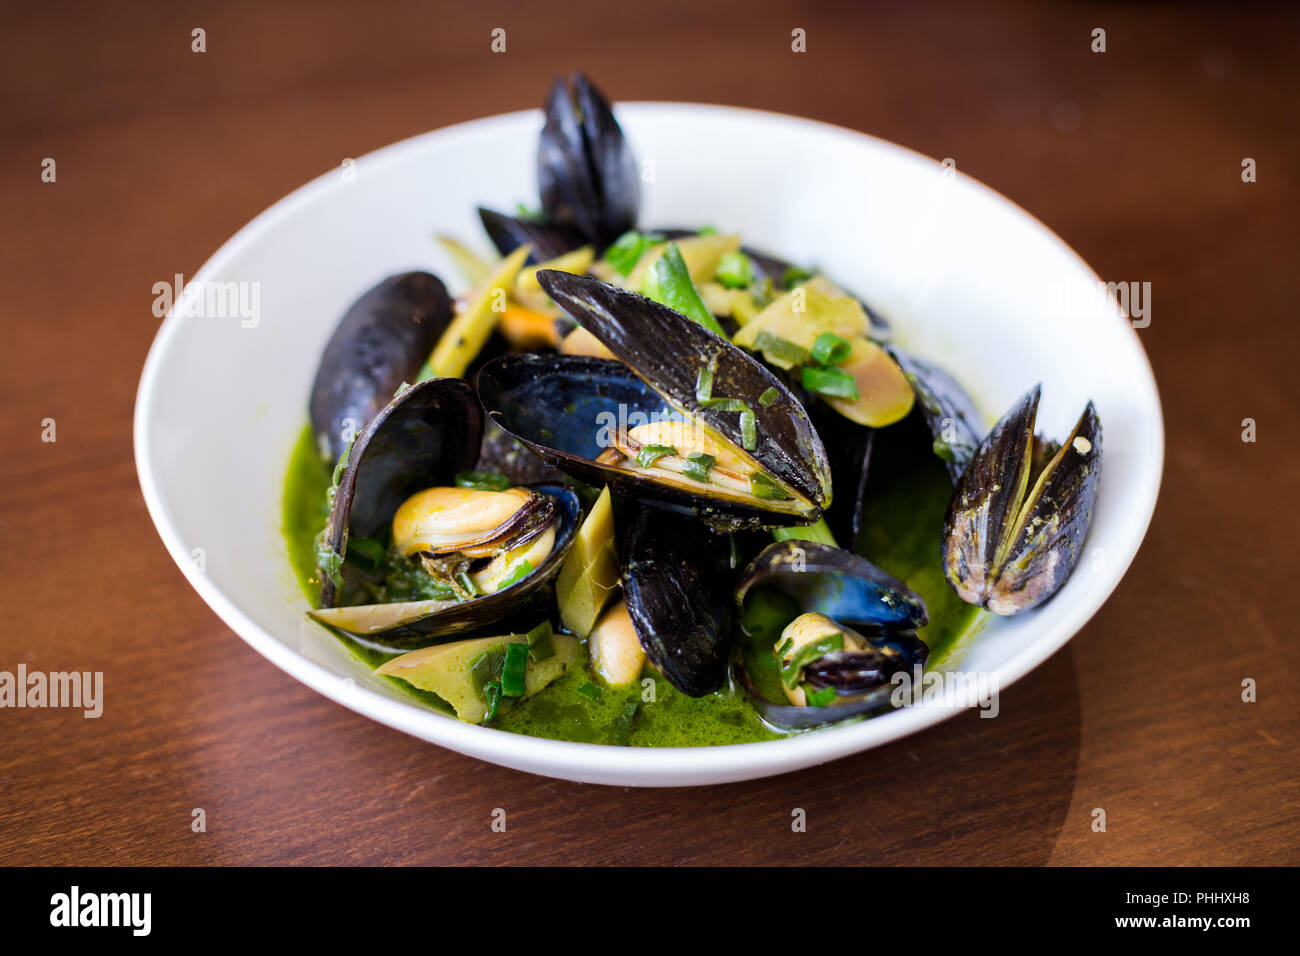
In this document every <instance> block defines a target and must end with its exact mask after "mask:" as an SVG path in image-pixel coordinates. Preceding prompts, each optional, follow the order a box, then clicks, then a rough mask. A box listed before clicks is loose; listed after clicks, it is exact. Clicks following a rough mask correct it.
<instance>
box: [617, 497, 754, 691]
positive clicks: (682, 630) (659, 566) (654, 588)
mask: <svg viewBox="0 0 1300 956" xmlns="http://www.w3.org/2000/svg"><path fill="white" fill-rule="evenodd" d="M622 550H623V577H622V583H623V594H624V597H625V599H626V601H627V609H628V613H629V614H630V615H631V618H632V624H633V626H634V627H635V628H636V632H637V635H638V636H639V637H640V638H641V646H642V647H644V648H645V652H646V656H647V657H648V658H649V659H650V661H651V663H653V664H654V665H655V666H656V667H658V668H659V669H660V670H661V671H662V672H663V675H664V677H665V678H667V680H668V682H669V683H671V684H672V685H673V686H674V687H676V688H677V689H678V690H680V691H681V692H682V693H684V694H688V695H690V696H691V697H703V696H704V695H705V694H709V693H712V692H713V691H715V690H717V689H718V688H719V687H721V686H722V684H723V682H724V681H725V680H726V677H727V658H728V656H729V655H730V653H731V636H732V631H731V622H732V608H731V598H730V594H729V591H730V587H731V577H732V572H731V571H730V559H731V547H730V543H729V542H728V541H727V538H726V537H725V536H723V535H714V534H710V533H709V532H708V531H707V530H706V529H703V528H701V527H700V525H699V523H698V522H696V521H692V520H691V519H690V518H686V517H682V516H680V515H674V514H666V513H664V512H656V511H652V510H650V509H648V508H642V509H641V510H640V511H639V512H638V514H637V516H636V518H635V519H634V520H633V523H632V527H631V529H630V530H629V531H628V534H627V540H626V542H625V543H624V545H623V549H622Z"/></svg>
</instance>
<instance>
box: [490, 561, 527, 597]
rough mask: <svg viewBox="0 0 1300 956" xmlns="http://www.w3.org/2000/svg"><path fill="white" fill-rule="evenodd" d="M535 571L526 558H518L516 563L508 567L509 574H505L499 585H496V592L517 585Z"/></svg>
mask: <svg viewBox="0 0 1300 956" xmlns="http://www.w3.org/2000/svg"><path fill="white" fill-rule="evenodd" d="M535 570H537V569H536V568H534V567H533V565H532V562H530V561H529V560H528V559H527V558H520V559H519V560H518V561H516V562H515V563H514V564H512V565H511V566H510V573H509V574H507V575H506V576H505V577H504V578H503V579H502V580H501V583H500V584H498V585H497V590H498V591H504V590H505V589H506V588H508V587H510V586H511V585H512V584H518V583H519V582H520V581H522V580H523V579H524V578H526V577H528V575H530V574H532V573H533V572H534V571H535Z"/></svg>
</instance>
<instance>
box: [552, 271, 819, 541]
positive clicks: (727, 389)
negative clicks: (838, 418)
mask: <svg viewBox="0 0 1300 956" xmlns="http://www.w3.org/2000/svg"><path fill="white" fill-rule="evenodd" d="M537 279H538V281H539V282H540V283H541V286H542V288H543V289H544V290H545V291H546V293H547V294H548V295H549V296H550V297H551V298H552V299H553V300H554V301H555V304H556V305H558V306H559V307H560V308H561V309H563V310H564V311H565V312H567V313H568V314H569V315H571V316H572V317H573V318H574V319H575V320H576V321H577V322H578V324H579V325H581V326H582V327H583V328H585V329H586V330H587V331H588V332H590V333H591V334H592V335H594V336H595V337H596V338H597V339H599V340H600V341H601V342H603V343H604V344H605V346H606V347H607V348H608V349H609V350H610V351H611V352H613V353H614V355H616V356H617V357H618V358H619V359H621V360H622V361H623V362H624V364H626V365H627V367H628V368H630V369H631V370H632V371H633V372H634V373H635V374H636V375H637V376H639V377H640V378H641V379H642V380H643V381H644V382H645V383H646V384H647V385H648V386H650V388H651V389H653V390H654V391H655V392H656V393H658V394H659V395H660V396H662V398H663V399H664V401H666V402H667V403H668V404H669V405H671V406H672V407H673V408H675V409H676V410H677V411H679V412H682V413H684V414H686V415H687V416H689V417H690V418H691V419H692V420H694V421H697V422H700V423H702V424H704V425H705V426H707V427H708V428H709V429H711V430H712V431H714V432H716V433H717V434H719V435H721V436H722V437H723V438H725V439H726V440H727V441H728V442H730V443H731V444H732V445H734V446H735V447H737V448H741V447H743V434H742V431H741V426H740V416H739V415H738V414H737V413H735V412H724V411H720V410H719V409H717V408H711V407H707V406H705V405H704V404H702V403H701V402H700V401H699V400H698V398H697V397H696V391H695V389H696V381H697V378H698V376H699V373H700V370H701V369H704V368H711V369H712V370H713V397H714V398H737V399H741V400H743V401H745V402H747V403H748V405H749V407H750V409H751V410H752V411H753V413H754V418H755V424H756V426H757V448H755V449H754V450H753V451H750V452H749V455H750V457H751V458H753V460H754V461H756V462H757V463H758V464H759V465H761V466H762V467H763V469H764V470H765V471H766V472H767V473H768V474H770V475H772V476H774V477H776V478H778V479H779V480H780V481H782V482H784V483H785V484H786V485H787V486H788V487H790V488H792V489H794V490H795V491H796V492H798V493H799V494H800V495H802V496H803V497H804V498H805V499H806V500H807V501H809V502H811V503H812V504H813V505H814V506H815V508H816V509H817V513H814V514H811V515H808V516H807V521H815V520H816V519H817V518H818V517H820V509H822V508H825V507H826V506H827V505H829V504H830V501H831V471H830V463H829V462H828V461H827V459H826V449H825V448H824V447H823V445H822V440H821V438H820V437H819V436H818V434H817V430H816V429H815V428H813V425H812V422H811V420H810V419H809V418H808V413H807V412H806V411H805V410H804V407H803V405H802V404H801V403H800V402H799V400H798V399H797V398H796V397H795V396H794V395H793V394H792V393H791V391H790V390H789V389H788V388H787V387H786V385H785V383H784V382H783V381H782V380H781V379H780V378H778V377H777V376H776V375H774V374H773V373H772V372H771V370H769V369H768V368H767V367H766V366H765V365H763V363H762V362H760V361H758V360H757V359H755V358H754V357H753V356H751V355H749V354H748V353H746V352H745V351H744V350H743V349H739V348H737V347H736V346H734V345H732V344H731V343H730V342H728V341H726V340H725V339H723V338H721V337H720V336H717V335H714V334H713V333H712V332H710V331H709V330H707V329H705V328H704V327H703V326H701V325H699V324H697V323H695V322H693V321H692V320H691V319H688V318H687V317H686V316H684V315H682V314H681V313H680V312H676V311H674V310H673V309H670V308H668V307H667V306H663V305H660V304H659V303H658V302H655V301H654V300H652V299H648V298H646V297H645V296H643V295H638V294H637V293H635V292H628V291H627V290H625V289H620V288H618V287H617V286H612V285H609V284H608V283H605V282H601V281H600V280H599V279H595V278H592V277H590V276H578V275H573V274H571V273H567V272H556V271H554V270H551V269H543V270H541V271H539V272H538V273H537ZM768 389H772V390H774V391H775V393H776V395H777V397H776V399H775V400H774V401H773V402H772V403H771V404H770V405H768V406H764V405H762V404H761V403H760V402H759V397H760V396H761V395H762V394H763V393H764V392H766V391H767V390H768Z"/></svg>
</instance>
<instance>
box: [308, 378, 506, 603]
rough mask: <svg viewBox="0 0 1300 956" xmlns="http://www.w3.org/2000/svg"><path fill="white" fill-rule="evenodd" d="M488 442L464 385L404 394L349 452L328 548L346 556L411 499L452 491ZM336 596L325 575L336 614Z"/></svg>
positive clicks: (441, 381)
mask: <svg viewBox="0 0 1300 956" xmlns="http://www.w3.org/2000/svg"><path fill="white" fill-rule="evenodd" d="M482 435H483V411H482V408H481V407H480V406H479V403H478V398H477V397H476V396H475V394H474V390H473V389H472V388H470V387H469V385H467V384H466V383H465V382H463V381H461V380H460V379H455V378H435V379H431V380H429V381H426V382H420V383H418V384H416V385H412V386H410V387H408V388H406V389H404V390H403V391H402V392H401V394H400V395H398V396H396V397H395V398H393V399H392V400H391V401H389V402H388V404H387V405H385V406H384V407H383V408H382V409H381V410H380V412H379V414H377V415H376V416H375V417H374V418H373V420H372V421H371V422H370V424H369V425H367V426H366V428H365V430H364V431H362V432H361V433H360V434H359V435H358V436H357V438H356V441H355V442H354V443H353V445H352V448H351V450H350V451H349V452H348V457H347V463H346V465H345V467H344V469H343V474H342V476H341V477H340V479H339V483H338V487H337V488H336V489H335V492H334V501H333V503H332V504H331V506H330V515H329V521H328V523H327V524H326V527H325V539H324V541H325V543H326V544H328V545H329V547H330V548H331V549H332V550H333V551H334V553H335V554H340V555H342V554H346V553H347V543H348V536H349V535H350V534H352V535H357V536H360V537H363V538H369V537H373V536H374V535H375V534H376V533H378V532H379V531H380V530H381V529H382V528H384V527H385V526H386V525H387V524H388V523H389V522H390V521H392V519H393V515H394V513H396V511H397V509H398V507H399V506H400V505H401V503H402V502H403V501H405V500H406V499H407V498H408V497H409V496H410V495H412V494H414V493H415V492H417V491H419V490H421V489H423V488H431V487H434V486H436V485H447V484H451V483H452V481H453V480H454V478H455V476H456V472H458V471H463V470H465V469H467V468H469V467H471V466H472V465H473V464H474V459H475V458H476V457H477V456H478V453H479V442H480V440H481V439H482ZM336 597H337V595H336V593H335V588H334V584H333V582H332V581H331V580H330V578H329V576H328V575H325V576H323V578H322V581H321V606H322V607H332V606H333V605H334V602H335V599H336Z"/></svg>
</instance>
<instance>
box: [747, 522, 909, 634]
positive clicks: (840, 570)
mask: <svg viewBox="0 0 1300 956" xmlns="http://www.w3.org/2000/svg"><path fill="white" fill-rule="evenodd" d="M754 588H773V589H775V590H777V591H780V592H782V593H784V594H786V595H788V596H790V597H791V598H793V599H794V601H795V603H796V604H798V605H799V608H800V610H802V611H817V612H818V613H820V614H825V615H826V616H827V617H829V618H831V619H832V620H835V621H838V622H839V623H840V624H848V625H851V626H858V627H865V628H870V627H888V628H898V629H902V630H915V629H916V628H919V627H924V626H925V625H926V624H928V623H929V620H930V619H929V614H928V612H927V611H926V608H925V602H924V601H923V600H921V596H920V595H919V594H917V593H916V592H915V591H913V590H912V589H911V588H909V587H908V586H907V585H906V584H904V583H903V582H902V581H900V580H898V578H896V577H894V576H893V575H891V574H887V573H885V572H884V571H882V570H881V569H880V568H878V567H876V566H875V565H874V564H872V563H871V562H870V561H868V560H867V559H866V558H863V557H860V556H859V555H856V554H853V553H852V552H850V551H845V550H844V549H843V548H835V547H832V546H831V545H828V544H821V543H819V542H815V541H799V540H796V539H790V540H787V541H778V542H776V543H774V544H769V545H768V546H767V547H766V548H764V549H763V550H762V551H760V552H759V554H758V556H757V557H756V558H754V560H753V561H751V562H749V564H748V566H746V568H745V570H744V572H743V573H742V574H741V576H740V580H739V582H738V583H737V584H736V590H735V600H736V604H737V605H739V606H741V607H743V606H744V604H745V597H746V595H747V594H748V593H749V592H750V591H751V590H752V589H754Z"/></svg>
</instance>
